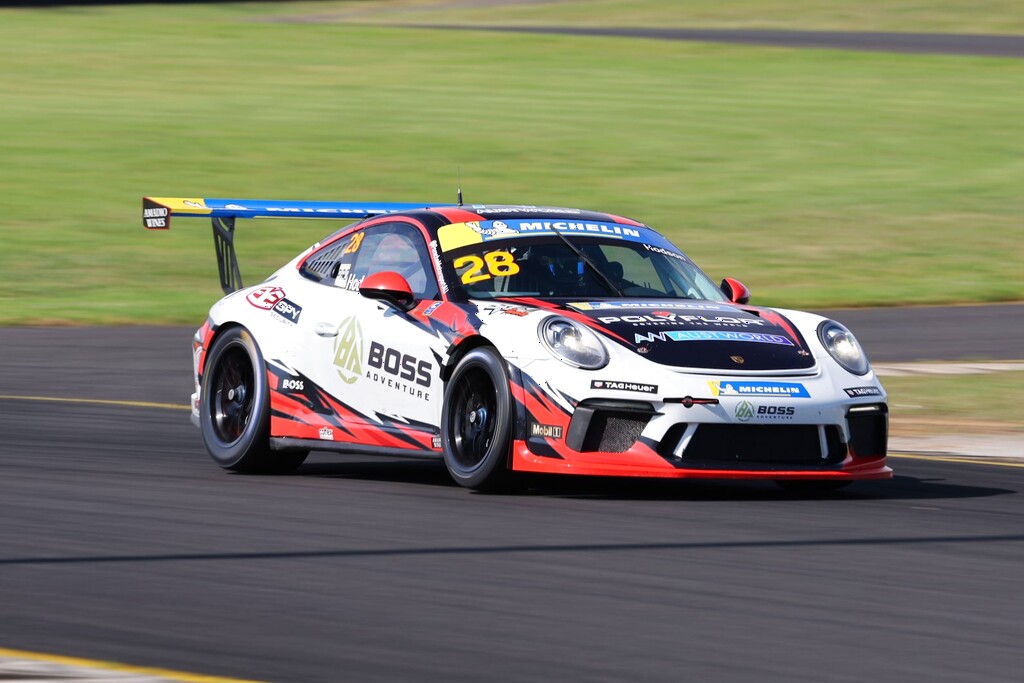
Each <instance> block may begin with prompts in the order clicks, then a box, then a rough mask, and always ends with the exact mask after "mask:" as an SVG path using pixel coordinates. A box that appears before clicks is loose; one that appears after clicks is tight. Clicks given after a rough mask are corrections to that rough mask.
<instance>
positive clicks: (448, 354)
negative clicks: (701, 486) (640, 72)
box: [143, 198, 892, 489]
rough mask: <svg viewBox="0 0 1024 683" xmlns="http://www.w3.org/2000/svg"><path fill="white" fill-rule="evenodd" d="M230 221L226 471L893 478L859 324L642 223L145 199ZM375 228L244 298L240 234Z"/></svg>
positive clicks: (150, 219) (202, 366) (225, 311)
mask: <svg viewBox="0 0 1024 683" xmlns="http://www.w3.org/2000/svg"><path fill="white" fill-rule="evenodd" d="M175 216H191V217H208V218H210V219H212V223H213V229H214V238H215V243H216V246H217V254H218V264H219V267H220V278H221V285H222V287H223V289H224V291H225V293H226V296H225V297H224V298H223V299H221V300H220V301H218V302H217V303H216V304H214V305H213V307H212V308H211V309H210V314H209V319H208V320H207V321H206V323H205V324H204V325H203V326H202V327H201V328H200V329H199V331H198V332H197V333H196V336H195V340H194V342H193V352H194V355H193V357H194V373H195V394H194V395H193V397H192V419H193V421H194V422H195V423H196V424H197V425H198V426H199V428H200V429H201V430H202V436H203V440H204V442H205V444H206V447H207V449H208V450H209V452H210V455H211V456H212V457H213V459H214V460H215V461H216V462H217V464H219V465H220V466H221V467H224V468H227V469H231V470H240V471H265V472H284V471H289V470H292V469H294V468H296V467H298V466H299V465H300V464H301V463H302V462H303V460H304V459H305V458H306V455H307V453H308V452H309V451H310V450H311V449H316V450H324V449H329V450H338V451H355V452H367V453H382V454H395V453H401V454H405V455H422V456H426V457H438V456H439V457H441V458H443V459H444V463H445V465H446V466H447V469H448V471H449V472H450V473H451V476H452V477H453V479H454V480H455V481H456V482H458V483H459V484H461V485H463V486H467V487H471V488H476V489H494V488H498V487H502V486H505V485H506V484H507V483H508V482H509V480H510V479H511V478H512V477H514V476H515V474H516V473H519V472H542V473H560V474H587V475H615V476H640V477H677V478H684V477H691V478H746V479H771V480H775V481H778V482H779V483H781V484H783V485H792V486H800V485H804V486H806V485H812V486H818V487H823V488H828V487H838V486H840V485H843V484H846V483H848V482H850V481H853V480H857V479H881V478H888V477H891V476H892V471H891V470H890V469H889V468H888V467H887V466H886V462H885V458H886V444H887V426H888V410H887V405H886V394H885V391H884V390H883V389H882V386H881V385H880V384H879V382H878V380H877V378H876V377H875V375H874V374H873V372H872V370H871V366H870V365H869V363H868V360H867V358H866V357H865V355H864V352H863V351H862V349H861V347H860V345H859V344H858V343H857V340H856V339H855V338H854V336H853V334H851V333H850V331H849V330H847V329H846V328H845V327H843V326H842V325H840V324H839V323H837V322H835V321H832V320H827V319H824V318H822V317H820V316H817V315H812V314H810V313H803V312H799V311H784V310H775V309H770V308H761V307H756V306H751V305H749V303H748V300H749V296H750V295H749V292H748V291H747V289H746V288H745V287H744V286H743V285H742V284H740V283H739V282H737V281H736V280H732V279H728V278H727V279H725V280H723V281H722V283H721V284H720V285H718V286H716V285H715V284H714V282H712V281H711V280H710V279H709V278H708V276H706V275H705V274H704V273H703V272H701V270H700V269H699V268H698V267H697V266H696V265H695V264H694V263H693V262H692V261H691V260H690V259H689V258H688V257H687V256H686V255H685V254H684V253H683V252H681V251H680V250H679V249H677V248H676V247H675V246H674V245H673V244H672V243H671V242H669V241H668V240H667V239H665V238H664V237H662V236H661V235H660V234H659V233H657V232H655V231H654V230H652V229H651V228H649V227H647V226H646V225H643V224H641V223H638V222H636V221H634V220H630V219H628V218H623V217H621V216H615V215H611V214H606V213H596V212H590V211H582V210H577V209H563V208H548V207H534V206H491V205H488V206H481V205H472V206H469V205H467V206H462V205H458V206H429V205H419V204H357V203H350V202H292V201H265V200H227V199H183V198H145V199H144V200H143V224H144V225H145V227H147V228H152V229H164V228H169V227H170V222H171V219H172V217H175ZM273 216H278V217H301V218H335V219H337V218H346V219H350V220H356V221H357V222H356V223H354V224H350V225H347V227H344V228H343V229H341V230H338V231H337V232H335V233H333V234H331V235H329V236H327V237H326V238H324V239H323V240H322V241H320V242H318V243H317V244H314V245H313V246H312V247H310V248H309V249H307V250H305V251H304V252H302V253H301V254H299V255H298V256H296V257H295V258H293V259H292V260H291V261H289V262H288V263H287V264H286V265H285V266H284V267H282V268H281V269H280V270H278V271H277V272H276V273H274V274H273V275H271V276H270V277H269V278H267V280H265V281H264V282H261V283H259V284H257V285H254V286H250V287H243V286H242V283H241V276H240V272H239V268H238V264H237V260H236V258H235V252H234V242H233V239H234V228H235V222H236V219H243V218H261V217H273Z"/></svg>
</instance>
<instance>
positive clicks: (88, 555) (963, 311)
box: [0, 305, 1024, 682]
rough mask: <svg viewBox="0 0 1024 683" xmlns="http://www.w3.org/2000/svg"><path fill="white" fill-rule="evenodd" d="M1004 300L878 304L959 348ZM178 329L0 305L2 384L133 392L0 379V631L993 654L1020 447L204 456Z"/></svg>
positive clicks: (796, 667) (779, 667)
mask: <svg viewBox="0 0 1024 683" xmlns="http://www.w3.org/2000/svg"><path fill="white" fill-rule="evenodd" d="M990 308H991V309H994V310H987V309H990ZM1021 308H1022V307H1021V306H1020V305H1011V306H998V307H981V308H980V309H977V308H968V307H963V308H950V309H910V310H909V311H907V310H904V311H902V313H901V314H899V316H898V318H899V322H900V323H901V325H900V332H902V328H903V327H906V326H908V325H909V326H914V325H916V324H918V323H915V320H916V321H922V320H937V321H944V320H960V321H961V323H962V322H963V321H964V320H965V319H966V318H965V317H964V316H968V317H969V319H970V320H971V321H973V322H972V323H971V325H970V326H968V325H965V324H961V325H960V326H958V327H959V329H960V330H961V338H962V340H963V343H964V344H966V345H967V346H966V347H965V348H963V349H961V352H960V353H961V355H962V356H963V357H976V356H979V355H983V354H979V353H977V352H976V351H977V346H976V344H975V341H974V337H973V336H972V335H976V334H977V330H978V327H977V325H978V324H980V323H979V322H977V321H980V320H991V321H992V324H993V325H997V326H998V325H999V324H1002V323H1005V321H1007V320H1010V321H1013V320H1015V319H1017V320H1019V318H1020V317H1021V316H1020V313H1021ZM876 313H877V314H878V315H881V316H882V317H881V318H877V317H875V318H874V320H875V322H876V323H877V325H878V329H879V330H883V329H890V330H892V326H891V325H888V324H884V318H885V316H886V315H888V312H880V313H879V312H876ZM843 314H846V315H847V321H848V322H851V324H852V319H853V318H854V317H862V318H863V319H861V320H860V321H859V322H860V323H861V325H859V326H858V325H855V330H861V328H862V327H863V328H864V329H865V330H867V329H871V328H872V325H868V324H866V322H870V321H871V320H872V319H873V314H871V313H866V312H863V311H849V312H841V314H840V315H839V316H838V317H840V319H843ZM851 316H852V317H851ZM915 316H920V317H915ZM957 316H959V317H957ZM973 316H978V317H977V318H975V317H973ZM999 321H1002V323H1001V322H999ZM968 327H971V328H973V329H967V328H968ZM951 329H955V328H951ZM1006 329H1009V331H1010V332H1013V331H1014V330H1017V329H1018V328H1013V327H1011V328H1004V330H1003V332H1001V333H1000V334H1003V333H1005V332H1006ZM191 333H192V330H190V329H186V328H116V329H110V328H108V329H97V328H66V329H0V348H3V350H4V353H3V359H2V360H0V377H3V380H2V385H0V386H2V389H0V393H2V394H3V395H5V396H48V397H55V398H65V399H69V398H89V399H107V400H116V401H125V402H137V403H139V404H138V405H128V404H103V403H67V402H49V401H33V400H26V399H24V398H0V436H2V439H0V520H2V522H3V523H2V525H0V647H8V648H15V649H20V650H31V651H40V652H51V653H59V654H63V655H69V656H78V657H86V658H91V659H101V660H112V661H121V662H125V663H130V664H136V665H143V666H157V667H163V668H168V669H176V670H184V671H194V672H201V673H206V674H214V675H221V676H234V677H240V678H248V679H257V680H268V681H349V680H350V681H387V680H437V681H463V680H465V681H479V680H491V681H548V680H551V681H555V680H557V681H564V680H592V681H622V680H650V681H669V680H671V681H678V680H700V681H734V680H741V679H742V680H756V681H780V682H781V681H863V680H874V681H901V682H910V681H929V682H931V681H965V680H984V681H1007V682H1009V681H1019V680H1020V678H1019V676H1020V674H1019V672H1020V670H1021V666H1022V664H1024V660H1022V655H1021V650H1020V643H1021V642H1022V638H1024V622H1022V621H1021V619H1020V614H1021V613H1024V591H1021V590H1020V567H1021V566H1022V563H1024V495H1022V489H1024V468H1020V467H999V466H993V465H981V464H956V463H948V462H940V461H929V460H916V459H894V461H893V465H894V467H896V468H897V477H896V478H895V479H894V480H893V481H890V482H863V483H860V484H858V485H855V486H854V487H851V489H848V490H846V491H844V492H841V493H839V494H836V495H834V496H831V497H824V498H818V499H813V498H812V499H801V498H797V497H793V496H790V495H789V494H786V493H784V492H782V491H781V490H778V489H776V488H775V487H774V486H773V485H771V484H768V483H756V482H736V483H693V482H669V483H666V482H636V481H623V480H602V479H585V480H579V479H546V480H539V481H538V482H536V484H535V485H534V487H533V488H532V489H531V490H529V491H528V492H527V493H525V494H522V495H517V496H486V495H477V494H473V493H470V492H467V491H465V490H463V489H460V488H458V487H456V486H455V485H453V484H451V483H450V482H449V480H448V478H447V475H446V474H445V472H444V469H443V467H442V466H440V465H439V464H438V463H433V462H421V461H416V460H409V459H406V460H402V459H394V458H378V459H374V458H372V457H369V456H367V457H349V456H341V455H336V454H328V453H323V454H314V455H313V456H311V458H310V460H309V461H308V462H307V464H306V465H304V466H303V467H302V468H300V470H299V471H298V472H297V473H296V474H294V475H291V476H285V477H261V476H241V475H232V474H228V473H225V472H222V471H221V470H219V469H218V468H216V467H215V466H214V465H213V464H212V462H210V461H209V459H208V457H207V456H206V454H205V452H204V450H203V447H202V444H201V441H200V438H199V434H198V431H197V430H195V428H193V427H192V426H191V424H190V423H189V421H188V417H187V411H185V410H183V409H180V408H178V407H176V406H182V405H184V404H185V403H186V401H187V396H188V393H189V391H190V380H189V373H190V367H191V356H190V353H189V339H190V337H191ZM862 336H864V335H863V334H862ZM994 336H995V335H994ZM1015 339H1020V336H1019V335H1018V336H1016V337H1015ZM866 343H868V344H869V351H872V349H871V344H870V343H869V342H866ZM946 343H949V339H944V340H943V344H946ZM1009 343H1010V342H1009V341H1008V342H1007V344H1009ZM899 346H900V341H899V340H898V339H897V340H895V341H893V342H892V353H893V354H894V355H893V357H892V358H891V359H892V360H911V359H913V357H910V356H902V357H901V356H899V355H898V354H897V353H896V350H897V349H898V348H899ZM998 346H999V345H994V346H993V349H994V350H995V351H996V352H1006V351H1007V349H1006V348H1003V349H1000V348H998ZM883 348H888V347H887V346H886V345H885V344H881V343H880V344H879V347H878V349H875V351H880V350H881V349H883ZM935 348H936V349H938V348H942V347H941V346H940V347H935ZM1010 348H1013V349H1016V346H1012V347H1010ZM872 353H874V352H873V351H872ZM874 355H877V354H874ZM153 404H156V405H153Z"/></svg>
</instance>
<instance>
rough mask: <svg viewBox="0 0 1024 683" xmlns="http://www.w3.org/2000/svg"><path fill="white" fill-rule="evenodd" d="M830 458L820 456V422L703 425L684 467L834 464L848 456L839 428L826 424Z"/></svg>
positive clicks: (827, 447)
mask: <svg viewBox="0 0 1024 683" xmlns="http://www.w3.org/2000/svg"><path fill="white" fill-rule="evenodd" d="M825 442H826V449H827V450H826V452H827V457H825V458H822V457H821V452H822V450H821V440H820V437H819V432H818V426H817V425H728V424H702V425H700V426H698V427H697V431H696V432H695V433H694V435H693V438H692V439H691V440H690V443H689V444H688V445H687V447H686V450H685V451H684V452H683V463H682V464H683V465H684V466H704V467H723V466H742V467H746V468H756V469H776V468H781V467H792V466H798V467H806V466H812V465H813V466H818V467H820V466H822V465H834V464H837V463H839V462H841V461H842V460H843V458H844V457H845V456H846V447H845V444H843V443H842V441H841V439H840V432H839V427H838V426H835V425H827V426H826V427H825Z"/></svg>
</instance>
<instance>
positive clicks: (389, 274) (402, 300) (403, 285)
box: [359, 270, 416, 311]
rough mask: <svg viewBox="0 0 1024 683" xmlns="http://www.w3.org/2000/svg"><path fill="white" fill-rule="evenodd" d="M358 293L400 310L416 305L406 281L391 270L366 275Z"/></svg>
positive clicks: (406, 309)
mask: <svg viewBox="0 0 1024 683" xmlns="http://www.w3.org/2000/svg"><path fill="white" fill-rule="evenodd" d="M359 293H360V294H362V295H363V296H365V297H366V298H367V299H379V300H380V301H386V302H387V303H389V304H391V305H392V306H394V307H395V308H397V309H399V310H401V311H408V310H410V309H412V308H413V307H414V306H415V305H416V296H415V295H414V294H413V293H412V287H410V286H409V283H408V281H406V279H405V278H404V277H402V276H401V275H399V274H398V273H396V272H394V271H391V270H385V271H381V272H379V273H374V274H372V275H367V276H366V277H365V278H364V279H363V281H362V283H361V284H360V285H359Z"/></svg>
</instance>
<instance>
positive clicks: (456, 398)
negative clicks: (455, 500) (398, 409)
mask: <svg viewBox="0 0 1024 683" xmlns="http://www.w3.org/2000/svg"><path fill="white" fill-rule="evenodd" d="M441 438H442V441H443V443H444V464H445V466H446V467H447V468H448V473H449V474H451V476H452V479H454V480H455V481H456V482H457V483H459V484H460V485H462V486H465V487H467V488H472V489H477V490H480V491H495V490H501V489H504V488H506V487H507V486H508V485H509V483H510V482H511V481H512V472H511V471H510V470H509V462H508V461H509V453H510V448H511V444H512V394H511V392H510V391H509V380H508V372H507V370H506V369H505V360H504V359H503V358H502V357H501V356H500V355H498V352H497V351H496V350H495V349H493V348H491V347H488V346H484V347H480V348H477V349H473V350H472V351H470V352H469V353H467V354H466V356H465V357H464V358H463V359H462V360H461V361H460V362H459V365H458V367H457V368H456V369H455V372H454V374H453V375H452V378H451V380H450V381H449V382H448V387H447V390H446V392H445V401H444V410H443V414H442V416H441Z"/></svg>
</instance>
